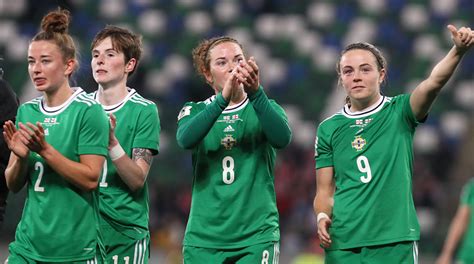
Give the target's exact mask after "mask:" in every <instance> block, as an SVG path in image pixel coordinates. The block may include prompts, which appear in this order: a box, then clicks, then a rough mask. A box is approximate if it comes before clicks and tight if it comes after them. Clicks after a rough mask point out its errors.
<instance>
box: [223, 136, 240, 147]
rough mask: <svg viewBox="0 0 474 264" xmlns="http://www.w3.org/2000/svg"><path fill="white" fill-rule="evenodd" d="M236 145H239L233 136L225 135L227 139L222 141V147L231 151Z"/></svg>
mask: <svg viewBox="0 0 474 264" xmlns="http://www.w3.org/2000/svg"><path fill="white" fill-rule="evenodd" d="M235 144H237V140H236V139H235V138H234V137H232V135H225V137H224V138H223V139H221V145H222V146H224V148H225V149H226V150H231V149H232V148H233V147H234V146H235Z"/></svg>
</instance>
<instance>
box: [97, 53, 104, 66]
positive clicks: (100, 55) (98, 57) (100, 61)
mask: <svg viewBox="0 0 474 264" xmlns="http://www.w3.org/2000/svg"><path fill="white" fill-rule="evenodd" d="M95 62H96V63H97V64H98V65H102V64H104V55H102V54H99V55H97V57H95Z"/></svg>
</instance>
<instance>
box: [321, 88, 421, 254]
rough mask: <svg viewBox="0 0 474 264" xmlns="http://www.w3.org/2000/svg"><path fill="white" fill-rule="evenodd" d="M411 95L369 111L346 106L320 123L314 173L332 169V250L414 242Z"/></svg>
mask: <svg viewBox="0 0 474 264" xmlns="http://www.w3.org/2000/svg"><path fill="white" fill-rule="evenodd" d="M417 125H418V121H417V120H416V118H415V116H414V115H413V112H412V110H411V107H410V96H409V95H400V96H396V97H385V96H382V97H381V99H380V100H379V101H378V102H377V103H376V104H375V105H374V106H372V107H370V108H369V109H366V110H364V111H361V112H355V113H354V112H351V111H350V110H349V109H348V106H347V105H346V106H345V107H344V108H343V109H342V110H341V111H340V112H338V113H336V114H335V115H333V116H331V117H329V118H328V119H326V120H324V121H323V122H322V123H321V124H320V125H319V128H318V132H317V137H316V142H315V159H316V169H319V168H323V167H333V168H334V179H335V185H336V190H335V193H334V207H333V212H332V225H331V227H330V229H329V232H330V234H331V239H332V245H331V247H330V248H329V250H331V249H347V248H354V247H362V246H371V245H382V244H388V243H392V242H400V241H412V240H418V239H419V237H420V228H419V224H418V219H417V217H416V212H415V206H414V203H413V197H412V173H413V168H412V167H413V135H414V132H415V128H416V126H417Z"/></svg>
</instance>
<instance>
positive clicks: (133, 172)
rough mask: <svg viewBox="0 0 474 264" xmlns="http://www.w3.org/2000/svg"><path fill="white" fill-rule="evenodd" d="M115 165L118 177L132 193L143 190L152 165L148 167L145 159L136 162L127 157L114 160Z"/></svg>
mask: <svg viewBox="0 0 474 264" xmlns="http://www.w3.org/2000/svg"><path fill="white" fill-rule="evenodd" d="M113 163H114V165H115V168H116V169H117V173H118V175H119V176H120V178H121V179H122V180H123V182H125V184H126V185H127V186H128V188H130V190H131V191H133V192H135V191H138V190H140V189H142V188H143V186H144V184H145V181H146V178H147V176H148V171H149V168H150V165H151V164H150V165H148V164H147V163H146V162H145V161H144V160H143V159H139V160H135V161H134V160H132V159H131V158H130V157H129V156H127V155H123V156H122V157H120V158H118V159H116V160H114V161H113Z"/></svg>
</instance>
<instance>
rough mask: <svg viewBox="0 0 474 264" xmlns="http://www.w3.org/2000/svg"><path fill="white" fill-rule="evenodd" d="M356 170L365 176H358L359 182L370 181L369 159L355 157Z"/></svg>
mask: <svg viewBox="0 0 474 264" xmlns="http://www.w3.org/2000/svg"><path fill="white" fill-rule="evenodd" d="M357 168H358V169H359V171H360V172H362V173H366V174H367V175H364V176H360V181H361V182H363V183H368V182H370V181H371V180H372V170H371V169H370V164H369V159H368V158H367V157H366V156H359V157H357Z"/></svg>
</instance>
